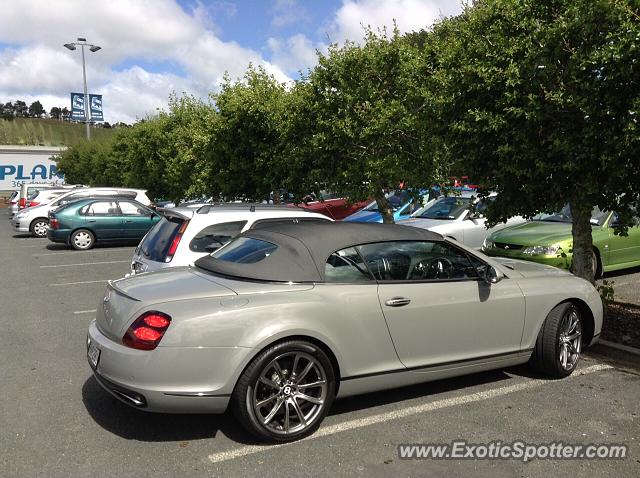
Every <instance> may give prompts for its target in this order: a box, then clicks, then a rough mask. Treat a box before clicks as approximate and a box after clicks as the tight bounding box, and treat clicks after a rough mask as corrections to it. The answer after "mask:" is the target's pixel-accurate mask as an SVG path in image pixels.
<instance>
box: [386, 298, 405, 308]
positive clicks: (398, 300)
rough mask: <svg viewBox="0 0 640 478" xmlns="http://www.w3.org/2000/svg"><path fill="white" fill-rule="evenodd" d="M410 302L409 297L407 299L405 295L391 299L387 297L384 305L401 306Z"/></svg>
mask: <svg viewBox="0 0 640 478" xmlns="http://www.w3.org/2000/svg"><path fill="white" fill-rule="evenodd" d="M409 302H411V299H407V298H406V297H392V298H391V299H387V301H386V302H385V305H388V306H389V307H402V306H403V305H407V304H409Z"/></svg>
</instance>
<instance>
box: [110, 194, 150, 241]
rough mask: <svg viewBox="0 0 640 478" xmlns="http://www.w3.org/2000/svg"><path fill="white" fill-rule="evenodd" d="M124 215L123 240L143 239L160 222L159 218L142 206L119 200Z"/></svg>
mask: <svg viewBox="0 0 640 478" xmlns="http://www.w3.org/2000/svg"><path fill="white" fill-rule="evenodd" d="M118 205H119V207H120V211H121V213H122V238H123V239H142V238H143V237H144V235H145V234H146V233H147V231H149V229H151V228H152V227H153V226H154V224H155V223H156V222H158V220H159V216H158V215H157V214H156V213H154V212H153V211H152V210H150V209H147V208H146V207H144V206H142V205H141V204H138V203H134V202H131V201H123V200H119V201H118Z"/></svg>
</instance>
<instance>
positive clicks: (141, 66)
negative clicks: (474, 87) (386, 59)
mask: <svg viewBox="0 0 640 478" xmlns="http://www.w3.org/2000/svg"><path fill="white" fill-rule="evenodd" d="M461 9H462V7H461V2H460V0H236V1H233V0H4V1H3V2H2V6H1V8H0V101H1V102H3V103H4V102H7V101H15V100H18V99H21V100H24V101H26V102H27V104H30V103H31V102H32V101H35V100H40V102H41V103H42V104H43V106H44V107H45V109H46V110H47V111H49V110H50V109H51V107H53V106H60V107H62V106H67V107H68V108H70V98H69V93H70V92H72V91H80V92H81V91H82V61H81V55H80V51H79V50H76V51H69V50H67V49H66V48H64V47H63V44H65V43H68V42H72V41H75V40H76V38H77V37H85V38H86V39H87V41H88V42H89V43H92V44H95V45H99V46H101V47H102V49H101V50H99V51H98V52H95V53H91V52H88V51H87V52H86V54H87V56H86V65H87V82H88V84H89V93H95V94H102V95H103V108H104V116H105V121H109V122H111V123H115V122H118V121H124V122H126V123H133V122H135V121H136V120H137V119H140V118H144V117H145V116H147V115H150V114H154V113H155V112H156V111H157V110H158V109H166V106H167V100H168V97H169V95H170V94H171V93H176V94H178V95H181V94H190V95H194V96H196V97H199V98H206V97H207V95H208V94H209V93H211V92H216V91H218V90H219V87H220V84H221V81H222V78H223V76H224V74H225V72H228V73H229V74H230V75H231V77H232V78H238V77H241V76H242V74H243V72H244V71H245V70H246V68H247V66H248V65H249V64H250V63H252V64H253V65H261V66H263V67H264V68H265V69H266V70H267V71H268V72H270V73H271V74H273V75H274V76H275V77H276V78H277V79H279V80H281V81H289V80H292V79H297V78H299V77H300V72H301V71H302V72H305V71H307V70H308V69H309V68H312V67H313V66H314V65H315V63H316V61H317V53H316V52H317V51H321V52H324V51H326V49H327V47H328V45H329V44H330V43H339V44H342V43H343V42H344V41H345V40H351V41H355V42H359V41H361V39H362V37H363V27H364V26H368V27H371V28H373V29H374V30H377V29H381V28H384V27H386V28H387V29H391V28H392V27H393V22H394V20H395V22H396V24H397V26H398V28H399V29H400V31H401V32H403V33H404V32H408V31H415V30H420V29H423V28H428V27H430V26H431V25H432V24H433V23H434V22H435V21H437V20H438V19H439V18H441V17H442V16H450V15H455V14H457V13H459V12H460V11H461Z"/></svg>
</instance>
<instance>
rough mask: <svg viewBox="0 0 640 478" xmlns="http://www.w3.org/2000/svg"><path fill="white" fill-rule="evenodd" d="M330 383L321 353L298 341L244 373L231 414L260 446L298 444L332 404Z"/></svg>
mask: <svg viewBox="0 0 640 478" xmlns="http://www.w3.org/2000/svg"><path fill="white" fill-rule="evenodd" d="M335 382H336V380H335V374H334V370H333V366H332V365H331V361H330V360H329V357H327V354H326V353H325V352H324V351H323V350H322V349H321V348H320V347H318V346H317V345H315V344H311V343H309V342H305V341H301V340H291V341H287V342H281V343H279V344H275V345H273V346H271V347H269V348H268V349H266V350H264V351H263V352H261V353H260V354H259V355H258V356H257V357H255V358H254V359H253V360H252V361H251V363H250V364H249V365H248V366H247V368H246V369H245V370H244V372H243V373H242V375H241V376H240V379H239V380H238V383H237V384H236V387H235V389H234V391H233V395H232V409H233V412H234V415H235V416H236V418H237V419H238V421H239V422H240V423H241V424H242V425H243V427H244V428H245V429H246V430H247V431H249V432H250V433H251V434H252V435H254V436H255V437H257V438H258V439H259V440H261V441H270V442H280V443H285V442H290V441H295V440H299V439H301V438H304V437H306V436H309V435H311V434H312V433H314V432H315V431H316V430H317V429H318V427H319V426H320V423H321V422H322V420H323V419H324V417H325V416H326V414H327V412H328V411H329V409H330V408H331V404H332V403H333V400H334V398H335V390H336V383H335ZM309 385H312V386H309Z"/></svg>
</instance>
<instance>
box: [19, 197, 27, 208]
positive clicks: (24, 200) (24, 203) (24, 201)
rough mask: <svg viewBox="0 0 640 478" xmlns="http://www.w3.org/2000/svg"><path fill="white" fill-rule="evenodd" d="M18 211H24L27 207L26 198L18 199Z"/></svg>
mask: <svg viewBox="0 0 640 478" xmlns="http://www.w3.org/2000/svg"><path fill="white" fill-rule="evenodd" d="M18 207H19V208H20V209H24V208H25V207H27V198H20V204H19V205H18Z"/></svg>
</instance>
